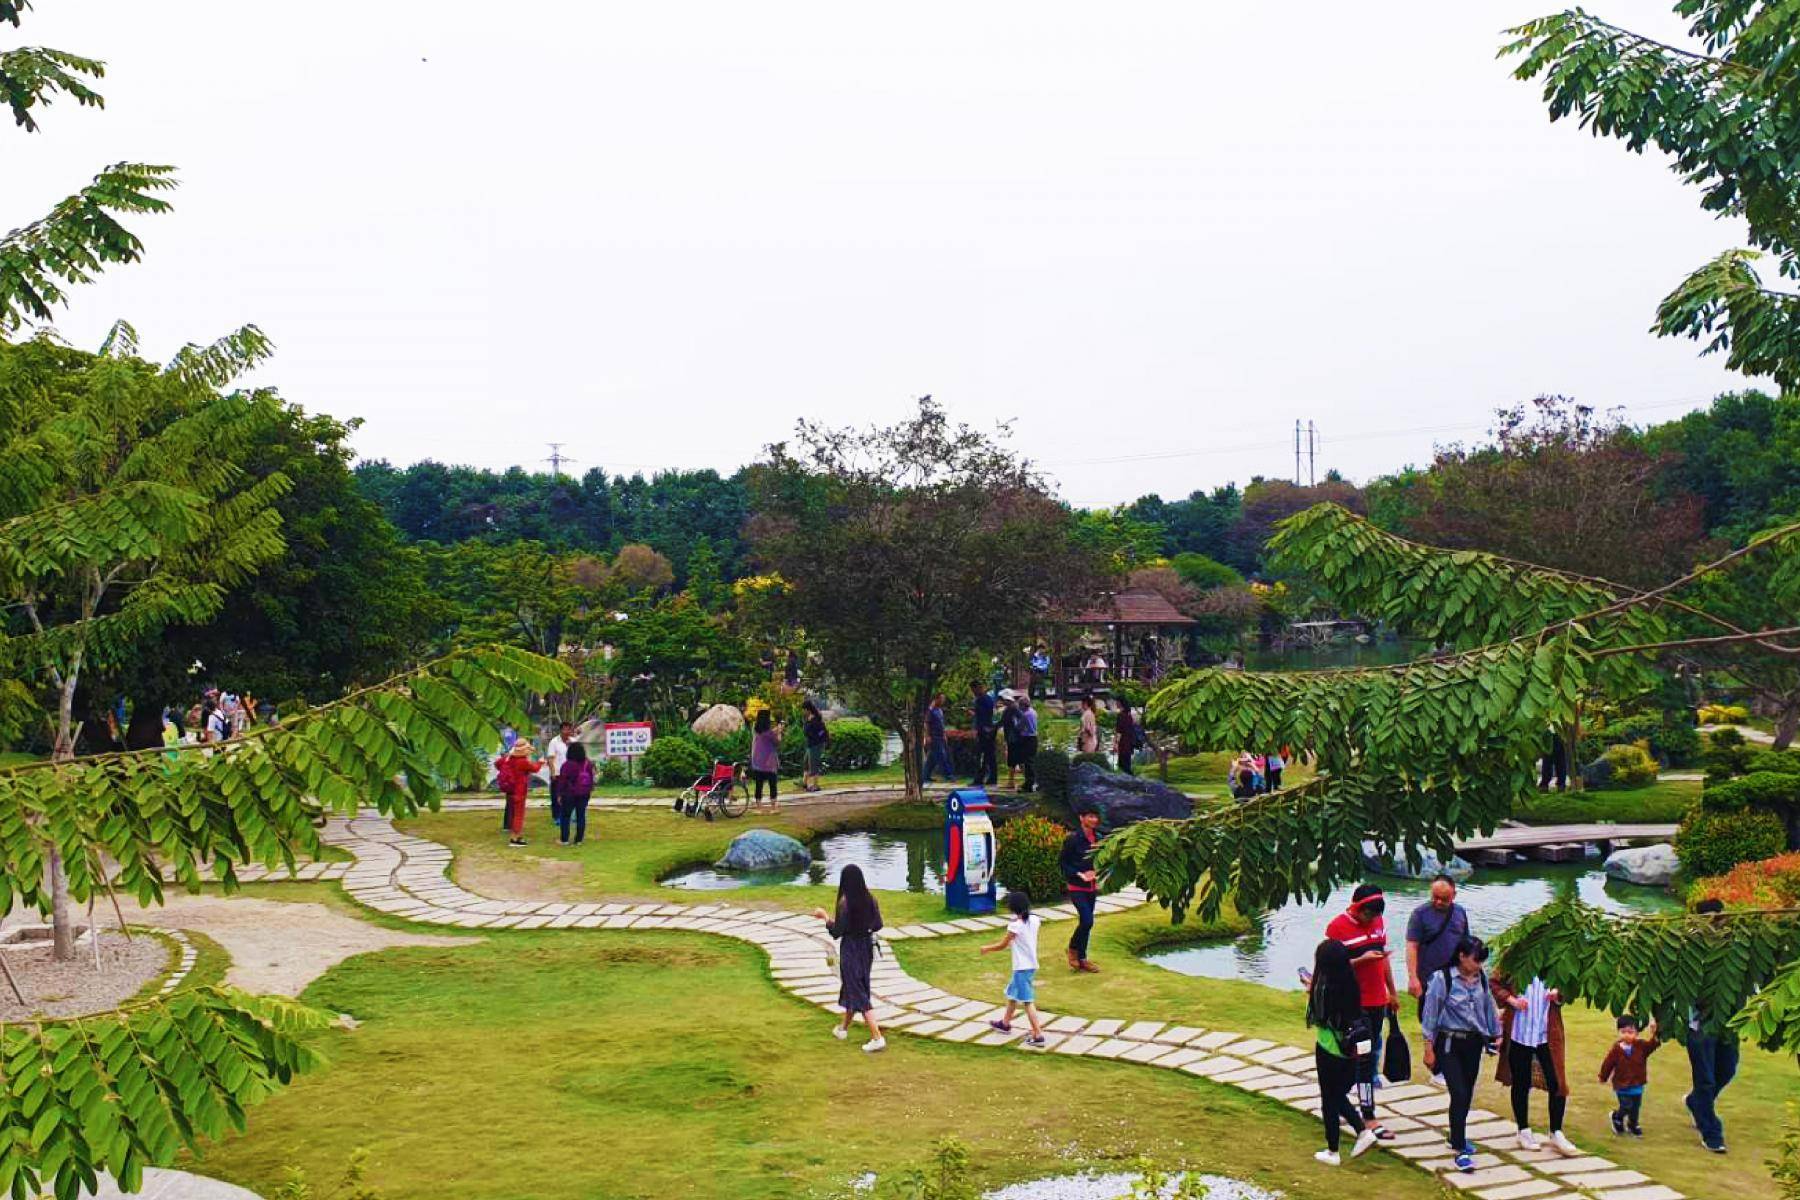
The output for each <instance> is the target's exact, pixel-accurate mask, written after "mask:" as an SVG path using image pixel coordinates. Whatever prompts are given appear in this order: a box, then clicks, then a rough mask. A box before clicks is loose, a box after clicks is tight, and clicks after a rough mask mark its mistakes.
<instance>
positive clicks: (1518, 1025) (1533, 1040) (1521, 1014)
mask: <svg viewBox="0 0 1800 1200" xmlns="http://www.w3.org/2000/svg"><path fill="white" fill-rule="evenodd" d="M1519 995H1520V996H1522V997H1523V998H1524V1000H1525V1007H1524V1008H1522V1009H1515V1010H1514V1011H1513V1015H1512V1040H1513V1041H1514V1042H1516V1043H1518V1044H1519V1045H1521V1046H1541V1045H1543V1044H1544V1043H1545V1042H1546V1041H1548V1040H1549V1038H1550V989H1549V988H1548V987H1546V986H1544V981H1543V980H1542V979H1540V978H1538V977H1536V976H1533V977H1532V980H1531V986H1530V987H1528V988H1526V989H1525V990H1524V991H1523V992H1520V993H1519Z"/></svg>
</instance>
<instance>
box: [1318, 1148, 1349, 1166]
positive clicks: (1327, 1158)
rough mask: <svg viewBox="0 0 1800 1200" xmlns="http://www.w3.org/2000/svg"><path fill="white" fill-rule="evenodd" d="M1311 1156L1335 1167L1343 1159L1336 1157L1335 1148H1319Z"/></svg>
mask: <svg viewBox="0 0 1800 1200" xmlns="http://www.w3.org/2000/svg"><path fill="white" fill-rule="evenodd" d="M1313 1158H1314V1159H1315V1160H1317V1161H1319V1162H1322V1163H1324V1164H1325V1165H1326V1166H1328V1167H1335V1166H1337V1165H1338V1164H1339V1163H1341V1162H1342V1161H1343V1159H1341V1158H1339V1157H1338V1155H1337V1151H1336V1150H1321V1151H1319V1152H1318V1153H1317V1154H1315V1155H1313Z"/></svg>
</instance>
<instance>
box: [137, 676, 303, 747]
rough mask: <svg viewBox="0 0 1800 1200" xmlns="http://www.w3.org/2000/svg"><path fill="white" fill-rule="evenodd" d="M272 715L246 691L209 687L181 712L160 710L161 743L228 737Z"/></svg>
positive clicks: (265, 721) (271, 718) (269, 708)
mask: <svg viewBox="0 0 1800 1200" xmlns="http://www.w3.org/2000/svg"><path fill="white" fill-rule="evenodd" d="M120 703H121V704H123V703H124V702H123V701H122V700H121V701H120ZM275 719H276V718H275V707H274V706H273V705H264V704H262V703H261V702H260V701H258V700H257V698H256V697H255V696H252V695H251V694H250V693H249V692H244V693H243V694H241V695H240V694H238V693H236V692H228V691H221V690H220V689H219V688H216V687H209V688H207V689H206V690H205V691H204V692H202V693H201V695H200V699H199V700H197V701H195V702H194V703H193V704H191V705H189V706H188V708H187V710H186V711H185V712H184V711H182V710H180V709H176V708H167V709H164V710H163V720H162V725H163V744H164V745H169V746H173V745H175V744H177V743H180V742H189V743H192V742H202V743H205V742H224V741H229V740H231V739H232V738H235V737H242V736H243V735H244V733H245V732H246V731H247V730H249V729H251V728H253V727H255V726H257V725H260V724H273V723H274V722H275Z"/></svg>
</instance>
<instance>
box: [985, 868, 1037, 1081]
mask: <svg viewBox="0 0 1800 1200" xmlns="http://www.w3.org/2000/svg"><path fill="white" fill-rule="evenodd" d="M1006 907H1007V909H1008V910H1009V911H1011V913H1012V915H1013V919H1012V920H1011V921H1010V922H1008V923H1007V926H1006V936H1005V937H1003V938H1001V939H1000V940H999V941H997V942H995V943H994V944H993V945H991V946H983V947H982V948H981V952H982V953H983V954H991V953H993V952H994V951H996V950H1005V949H1007V948H1008V947H1011V948H1012V968H1013V971H1012V979H1011V981H1010V982H1008V983H1007V985H1006V1015H1005V1016H1004V1017H1002V1018H1000V1019H999V1020H998V1021H989V1022H988V1024H990V1025H992V1026H993V1027H994V1028H995V1029H998V1030H999V1031H1000V1032H1001V1033H1011V1032H1012V1019H1013V1014H1014V1013H1015V1012H1017V1011H1018V1010H1019V1006H1020V1005H1024V1006H1025V1019H1026V1020H1028V1021H1030V1022H1031V1036H1030V1037H1028V1038H1026V1039H1025V1044H1026V1045H1027V1046H1030V1047H1031V1048H1032V1049H1033V1050H1042V1049H1043V1048H1044V1047H1045V1046H1047V1045H1049V1044H1050V1043H1049V1042H1048V1041H1046V1040H1045V1038H1044V1026H1043V1024H1042V1022H1040V1021H1039V1020H1038V1010H1037V993H1036V991H1035V990H1034V989H1033V987H1032V981H1033V980H1034V979H1035V978H1036V976H1037V969H1038V953H1037V943H1038V928H1039V926H1041V925H1042V924H1043V923H1044V921H1043V918H1042V917H1034V916H1032V915H1031V899H1030V898H1029V897H1028V896H1026V895H1025V893H1024V892H1008V893H1007V895H1006Z"/></svg>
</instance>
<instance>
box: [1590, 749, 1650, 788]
mask: <svg viewBox="0 0 1800 1200" xmlns="http://www.w3.org/2000/svg"><path fill="white" fill-rule="evenodd" d="M1601 757H1602V760H1603V761H1605V762H1608V763H1611V764H1612V775H1611V778H1610V779H1609V780H1608V782H1607V784H1606V786H1607V787H1614V788H1637V787H1647V786H1649V785H1650V784H1652V783H1655V782H1656V760H1655V759H1654V758H1651V757H1650V751H1648V750H1646V749H1645V748H1644V747H1643V745H1642V744H1639V743H1633V744H1631V745H1628V746H1608V747H1607V748H1606V753H1605V754H1604V755H1602V756H1601Z"/></svg>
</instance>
